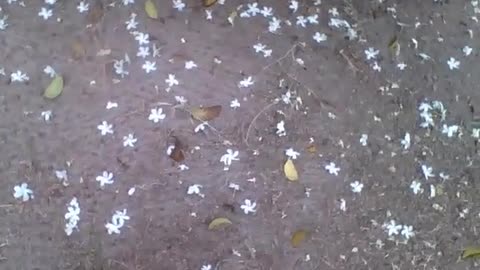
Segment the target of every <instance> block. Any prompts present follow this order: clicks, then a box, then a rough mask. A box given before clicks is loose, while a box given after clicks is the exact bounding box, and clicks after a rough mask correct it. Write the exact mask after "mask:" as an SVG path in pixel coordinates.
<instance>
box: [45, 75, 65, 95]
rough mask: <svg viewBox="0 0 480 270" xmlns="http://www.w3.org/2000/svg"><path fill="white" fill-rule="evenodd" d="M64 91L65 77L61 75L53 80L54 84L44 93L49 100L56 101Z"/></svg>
mask: <svg viewBox="0 0 480 270" xmlns="http://www.w3.org/2000/svg"><path fill="white" fill-rule="evenodd" d="M62 91H63V77H62V76H60V75H56V76H55V78H53V80H52V82H51V83H50V84H49V85H48V87H47V88H46V89H45V91H44V92H43V96H44V97H46V98H48V99H54V98H56V97H58V96H59V95H60V94H61V93H62Z"/></svg>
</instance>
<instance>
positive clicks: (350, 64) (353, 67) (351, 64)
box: [338, 49, 358, 72]
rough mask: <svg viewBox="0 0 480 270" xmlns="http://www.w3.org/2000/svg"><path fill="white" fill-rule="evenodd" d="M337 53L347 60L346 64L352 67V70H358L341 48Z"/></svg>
mask: <svg viewBox="0 0 480 270" xmlns="http://www.w3.org/2000/svg"><path fill="white" fill-rule="evenodd" d="M338 53H339V54H340V55H341V56H342V57H343V58H344V59H345V60H346V61H347V63H348V65H349V66H350V68H352V69H353V71H355V72H358V68H357V67H356V66H355V65H354V64H353V63H352V61H351V60H350V57H348V56H347V55H346V54H345V52H344V51H343V49H341V50H340V51H339V52H338Z"/></svg>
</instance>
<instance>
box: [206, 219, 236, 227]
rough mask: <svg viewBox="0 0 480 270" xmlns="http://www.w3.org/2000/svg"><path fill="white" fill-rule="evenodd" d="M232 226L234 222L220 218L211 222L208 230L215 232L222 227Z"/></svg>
mask: <svg viewBox="0 0 480 270" xmlns="http://www.w3.org/2000/svg"><path fill="white" fill-rule="evenodd" d="M231 224H232V222H231V221H230V220H229V219H228V218H224V217H219V218H216V219H214V220H212V221H211V222H210V224H208V229H209V230H215V229H218V228H220V227H226V226H228V225H231Z"/></svg>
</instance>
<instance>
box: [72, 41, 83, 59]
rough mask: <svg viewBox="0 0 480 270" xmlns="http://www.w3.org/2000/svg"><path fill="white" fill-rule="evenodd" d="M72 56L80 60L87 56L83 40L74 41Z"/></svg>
mask: <svg viewBox="0 0 480 270" xmlns="http://www.w3.org/2000/svg"><path fill="white" fill-rule="evenodd" d="M71 48H72V57H73V59H75V60H79V59H81V58H83V57H84V56H85V53H86V52H85V47H83V45H82V42H80V40H78V39H77V40H75V41H73V43H72V46H71Z"/></svg>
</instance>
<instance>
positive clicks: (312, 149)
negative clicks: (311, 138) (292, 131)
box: [307, 144, 317, 154]
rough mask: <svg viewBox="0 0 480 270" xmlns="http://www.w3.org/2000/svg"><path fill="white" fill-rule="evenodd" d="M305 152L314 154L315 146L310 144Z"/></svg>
mask: <svg viewBox="0 0 480 270" xmlns="http://www.w3.org/2000/svg"><path fill="white" fill-rule="evenodd" d="M307 152H309V153H310V154H315V153H316V152H317V146H316V145H315V144H310V145H309V146H307Z"/></svg>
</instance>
